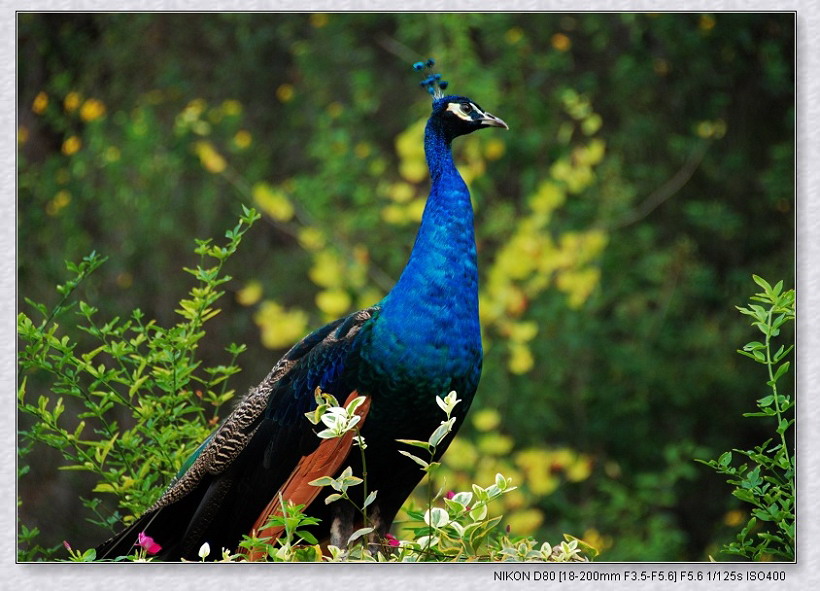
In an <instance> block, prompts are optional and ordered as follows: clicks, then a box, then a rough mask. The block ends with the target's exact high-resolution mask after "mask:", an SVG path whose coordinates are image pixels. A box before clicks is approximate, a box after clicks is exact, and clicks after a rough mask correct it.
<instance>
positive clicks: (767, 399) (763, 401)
mask: <svg viewBox="0 0 820 591" xmlns="http://www.w3.org/2000/svg"><path fill="white" fill-rule="evenodd" d="M772 402H774V394H769V395H768V396H764V397H763V398H761V399H760V400H758V401H757V405H758V406H760V407H766V406H771V404H772Z"/></svg>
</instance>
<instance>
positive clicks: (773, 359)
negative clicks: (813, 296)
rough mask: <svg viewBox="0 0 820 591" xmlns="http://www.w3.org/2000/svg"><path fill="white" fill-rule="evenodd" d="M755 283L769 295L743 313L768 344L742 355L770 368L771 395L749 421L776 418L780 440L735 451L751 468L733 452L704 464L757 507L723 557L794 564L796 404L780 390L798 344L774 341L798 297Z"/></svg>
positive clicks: (763, 294) (755, 298)
mask: <svg viewBox="0 0 820 591" xmlns="http://www.w3.org/2000/svg"><path fill="white" fill-rule="evenodd" d="M753 278H754V281H755V283H757V285H758V286H760V287H761V288H762V289H763V291H761V292H758V293H756V294H755V295H753V296H752V297H751V301H752V302H753V303H750V304H749V305H748V306H742V307H741V306H738V308H737V309H738V310H739V311H740V313H741V314H744V315H746V316H749V317H750V318H751V319H752V323H751V324H752V326H754V327H755V328H757V329H758V330H759V331H760V332H761V333H762V334H763V342H760V341H751V342H749V343H746V344H745V345H743V348H742V349H740V350H738V353H740V354H741V355H744V356H746V357H749V358H750V359H752V360H753V361H755V362H757V363H759V364H761V365H764V366H765V367H766V370H767V374H768V380H767V381H766V385H767V386H768V387H769V390H770V391H771V394H767V395H766V396H764V397H763V398H760V399H758V400H757V408H758V410H757V411H756V412H748V413H744V415H743V416H744V417H765V418H768V419H773V420H774V430H775V434H776V435H775V437H773V438H771V439H768V440H766V441H765V442H764V443H762V444H760V445H757V446H755V447H754V449H751V450H741V449H734V450H732V451H734V452H736V453H738V454H740V455H741V456H744V457H745V458H747V459H748V460H750V462H748V463H747V462H746V461H744V462H743V463H741V464H739V465H736V466H735V465H733V459H734V458H733V455H732V452H731V451H727V452H725V453H723V454H722V455H721V456H720V457H719V458H718V459H717V460H710V461H708V462H704V461H703V460H699V461H701V462H703V463H704V464H706V465H707V466H710V467H711V468H713V469H714V470H715V471H716V472H717V473H718V474H724V475H726V476H728V477H729V478H727V480H726V481H727V482H728V483H729V484H731V485H733V486H734V488H733V489H732V494H733V495H734V496H735V497H737V498H738V499H740V500H741V501H743V502H744V503H748V504H751V505H752V506H753V507H754V508H753V509H752V511H751V515H750V517H749V520H748V522H747V523H746V525H745V527H743V529H742V530H741V531H740V532H739V533H738V534H737V539H736V540H735V541H734V542H732V543H730V544H728V545H726V546H724V548H723V552H725V553H727V554H732V555H737V556H742V557H744V558H748V559H751V560H771V559H772V558H773V557H776V558H779V559H783V560H794V526H795V514H794V511H795V503H794V494H795V486H794V479H795V464H794V444H793V441H792V439H791V436H789V433H790V432H791V431H790V430H791V427H792V425H793V424H794V413H793V412H791V411H792V409H793V408H794V400H793V399H792V397H791V396H790V395H788V394H782V393H781V392H779V391H778V388H777V383H778V381H779V380H780V379H781V378H783V377H784V376H785V375H786V374H787V372H788V371H789V366H790V362H789V361H784V359H785V358H786V356H787V355H788V354H789V353H791V351H792V349H793V348H794V345H789V346H788V347H787V346H786V345H780V346H779V347H778V348H777V350H775V348H774V347H775V345H774V339H775V338H777V337H778V336H780V329H781V327H782V326H783V325H784V324H786V323H787V322H791V321H793V320H794V312H795V310H794V303H795V296H794V290H793V289H789V290H786V291H784V290H783V282H782V281H778V282H777V283H776V284H775V285H774V287H772V286H771V285H770V284H769V283H768V282H767V281H766V280H765V279H763V278H761V277H758V276H757V275H754V276H753ZM754 302H759V303H754ZM761 304H762V305H761ZM787 391H788V390H787Z"/></svg>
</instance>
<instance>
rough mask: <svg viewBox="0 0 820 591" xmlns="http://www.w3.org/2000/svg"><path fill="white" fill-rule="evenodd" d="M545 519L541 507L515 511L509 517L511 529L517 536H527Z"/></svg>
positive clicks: (508, 523)
mask: <svg viewBox="0 0 820 591" xmlns="http://www.w3.org/2000/svg"><path fill="white" fill-rule="evenodd" d="M543 521H544V514H543V513H541V511H540V510H539V509H532V508H530V509H523V510H521V511H515V512H513V513H511V514H510V516H509V517H508V518H507V525H508V526H509V527H510V531H511V532H512V533H513V534H515V535H517V536H526V535H528V534H531V533H533V532H534V531H535V530H537V529H538V527H539V526H540V525H541V523H542V522H543Z"/></svg>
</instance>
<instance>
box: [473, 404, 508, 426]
mask: <svg viewBox="0 0 820 591" xmlns="http://www.w3.org/2000/svg"><path fill="white" fill-rule="evenodd" d="M472 420H473V425H475V428H476V429H478V430H479V431H492V430H493V429H495V428H496V427H498V425H499V424H500V423H501V415H500V414H498V411H497V410H495V409H494V408H481V409H478V410H476V411H475V412H474V413H473V414H472Z"/></svg>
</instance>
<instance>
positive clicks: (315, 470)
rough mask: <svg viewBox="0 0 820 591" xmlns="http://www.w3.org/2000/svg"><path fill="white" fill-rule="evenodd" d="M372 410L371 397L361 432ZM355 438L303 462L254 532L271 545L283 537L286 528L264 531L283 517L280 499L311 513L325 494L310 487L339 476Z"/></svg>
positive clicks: (324, 447) (323, 446) (325, 444)
mask: <svg viewBox="0 0 820 591" xmlns="http://www.w3.org/2000/svg"><path fill="white" fill-rule="evenodd" d="M358 395H359V394H358V392H356V391H355V390H354V391H353V392H351V394H350V396H348V397H347V400H345V403H344V406H347V405H348V404H349V403H350V401H351V400H353V399H354V398H356V397H357V396H358ZM369 410H370V396H367V397H366V398H365V401H364V403H362V405H361V406H359V408H357V409H356V411H355V414H357V415H358V416H360V417H361V421H359V425H358V427H359V428H360V429H361V427H362V425H363V424H364V421H365V419H366V417H367V412H368V411H369ZM353 435H354V433H353V432H352V431H350V432H348V433H346V434H345V435H344V436H343V437H338V438H336V439H325V440H323V441H322V443H320V444H319V447H318V448H316V451H314V452H313V453H312V454H310V455H307V456H304V457H303V458H302V459H301V460H299V463H298V464H297V465H296V468H295V469H294V470H293V472H292V473H291V475H290V477H289V478H288V479H287V480H286V481H285V483H284V484H283V485H282V486H281V488H280V489H279V490H277V491H276V493H275V494H274V495H273V497H272V498H271V500H270V502H269V503H268V505H267V506H266V507H265V509H264V510H263V511H262V513H260V514H259V517H257V519H256V522H254V524H253V530H252V532H256V535H257V536H258V537H269V538H270V540H269V541H271V542H272V541H273V540H275V539H276V538H278V537H279V536H280V535H282V532H283V531H284V527H282V526H274V527H268V528H266V529H261V528H262V526H264V525H265V523H266V522H267V521H268V518H269V517H270V516H271V515H273V514H274V513H279V514H280V515H281V505H280V499H284V500H285V501H290V502H291V503H293V504H295V505H304V506H305V509H307V507H309V506H310V504H311V503H312V502H313V501H314V499H315V498H316V497H317V496H318V495H319V493H320V492H321V490H322V488H321V487H319V486H311V485H310V484H308V483H309V482H311V481H313V480H316V479H317V478H321V477H322V476H333V475H335V474H336V472H337V471H338V470H339V468H340V467H341V466H342V463H344V461H345V460H346V459H347V455H348V454H349V453H350V448H351V447H352V446H353ZM280 493H281V494H280ZM243 552H244V553H246V554H247V555H248V560H251V561H255V560H260V559H262V558H264V556H263V555H262V554H261V553H258V552H249V551H247V550H243Z"/></svg>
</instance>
